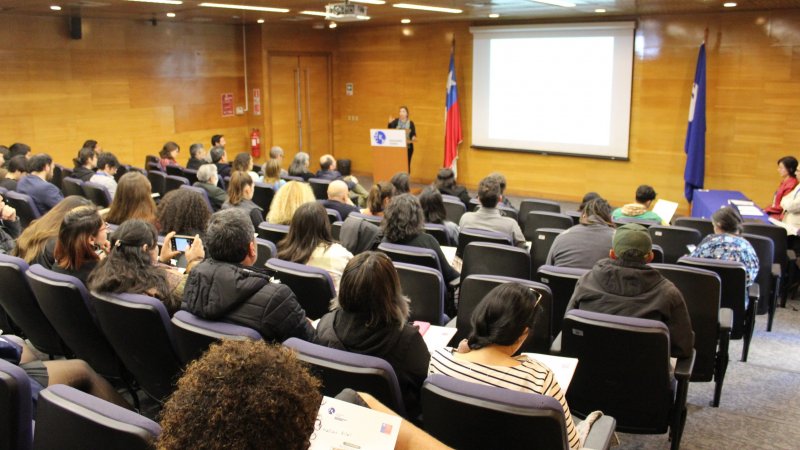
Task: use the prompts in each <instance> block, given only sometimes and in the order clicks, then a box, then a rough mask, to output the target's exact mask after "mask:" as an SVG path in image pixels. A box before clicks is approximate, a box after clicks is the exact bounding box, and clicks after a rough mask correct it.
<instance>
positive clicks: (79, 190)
mask: <svg viewBox="0 0 800 450" xmlns="http://www.w3.org/2000/svg"><path fill="white" fill-rule="evenodd" d="M61 192H63V193H64V196H65V197H67V196H70V195H77V196H79V197H83V196H84V195H83V180H79V179H77V178H72V177H64V179H63V180H62V181H61Z"/></svg>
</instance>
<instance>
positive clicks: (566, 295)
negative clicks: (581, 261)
mask: <svg viewBox="0 0 800 450" xmlns="http://www.w3.org/2000/svg"><path fill="white" fill-rule="evenodd" d="M588 271H589V269H577V268H572V267H556V266H548V265H544V266H540V267H539V269H538V270H537V271H536V276H534V279H536V280H537V281H539V282H540V283H542V284H545V285H547V287H549V288H550V291H551V292H552V293H553V314H552V316H551V317H552V318H553V325H552V326H553V332H554V333H556V334H558V332H559V331H561V321H562V320H563V319H564V313H565V312H566V311H567V305H568V304H569V299H571V298H572V293H573V292H575V284H576V283H577V282H578V279H579V278H580V277H582V276H583V274H585V273H586V272H588Z"/></svg>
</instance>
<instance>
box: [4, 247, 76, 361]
mask: <svg viewBox="0 0 800 450" xmlns="http://www.w3.org/2000/svg"><path fill="white" fill-rule="evenodd" d="M27 271H28V264H27V263H26V262H25V261H24V260H22V259H20V258H16V257H14V256H10V255H2V254H0V286H2V289H0V307H2V309H3V310H5V312H6V313H7V314H8V316H9V317H11V320H13V321H14V323H15V324H17V326H19V327H20V328H21V329H22V331H23V332H24V333H25V336H26V337H27V338H28V339H29V340H30V341H31V343H32V344H33V345H34V347H36V348H37V349H38V350H39V351H41V352H44V353H47V354H49V355H68V354H69V353H70V351H69V349H67V348H66V347H65V345H64V343H63V342H62V341H61V338H60V337H59V335H58V333H56V330H55V329H54V328H53V326H52V325H50V321H48V320H47V317H45V315H44V313H43V312H42V310H41V308H39V303H38V302H37V301H36V297H35V296H34V295H33V291H31V288H30V286H29V285H28V280H27V278H25V272H27Z"/></svg>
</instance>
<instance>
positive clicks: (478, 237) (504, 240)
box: [456, 228, 512, 258]
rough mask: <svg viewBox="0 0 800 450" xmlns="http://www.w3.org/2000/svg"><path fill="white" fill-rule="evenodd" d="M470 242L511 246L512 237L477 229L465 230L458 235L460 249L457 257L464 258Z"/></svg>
mask: <svg viewBox="0 0 800 450" xmlns="http://www.w3.org/2000/svg"><path fill="white" fill-rule="evenodd" d="M470 242H494V243H495V244H508V245H511V244H512V242H511V235H508V234H504V233H498V232H496V231H487V230H480V229H477V228H464V229H462V230H461V231H460V232H459V233H458V247H457V248H456V256H458V257H460V258H463V257H464V249H465V248H467V245H469V243H470Z"/></svg>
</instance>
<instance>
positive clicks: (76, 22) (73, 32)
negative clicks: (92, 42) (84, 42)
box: [69, 16, 83, 39]
mask: <svg viewBox="0 0 800 450" xmlns="http://www.w3.org/2000/svg"><path fill="white" fill-rule="evenodd" d="M69 37H71V38H72V39H80V38H82V37H83V23H82V20H81V16H70V18H69Z"/></svg>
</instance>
